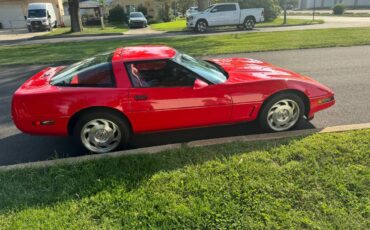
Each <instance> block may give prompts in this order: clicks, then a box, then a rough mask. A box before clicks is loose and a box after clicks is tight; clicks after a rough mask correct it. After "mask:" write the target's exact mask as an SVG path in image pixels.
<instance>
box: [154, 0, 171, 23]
mask: <svg viewBox="0 0 370 230" xmlns="http://www.w3.org/2000/svg"><path fill="white" fill-rule="evenodd" d="M156 1H157V2H160V3H161V5H162V6H163V8H161V9H160V10H159V17H160V19H161V20H162V21H164V22H169V21H171V15H170V0H156Z"/></svg>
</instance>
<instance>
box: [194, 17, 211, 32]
mask: <svg viewBox="0 0 370 230" xmlns="http://www.w3.org/2000/svg"><path fill="white" fill-rule="evenodd" d="M207 27H208V25H207V22H206V21H204V20H201V21H199V22H197V24H196V26H195V28H196V31H197V32H199V33H204V32H206V31H207Z"/></svg>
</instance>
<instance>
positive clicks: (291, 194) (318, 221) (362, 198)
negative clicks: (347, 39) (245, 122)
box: [0, 130, 370, 229]
mask: <svg viewBox="0 0 370 230" xmlns="http://www.w3.org/2000/svg"><path fill="white" fill-rule="evenodd" d="M369 146H370V130H362V131H350V132H343V133H333V134H315V135H312V136H308V137H300V138H293V139H285V140H275V141H269V142H254V143H243V142H235V143H230V144H223V145H217V146H209V147H201V148H186V147H183V148H182V149H179V150H172V151H165V152H162V153H159V154H154V155H153V154H142V155H135V156H125V157H120V158H114V159H103V160H98V161H92V162H85V163H79V164H77V165H73V166H54V167H50V168H45V169H24V170H14V171H8V172H0V184H1V186H0V226H1V229H122V228H123V229H148V228H149V229H230V228H231V229H247V228H250V229H255V228H265V229H278V228H281V229H302V228H310V229H368V227H369V218H370V208H369V207H370V148H369Z"/></svg>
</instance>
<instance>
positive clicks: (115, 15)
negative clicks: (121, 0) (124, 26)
mask: <svg viewBox="0 0 370 230" xmlns="http://www.w3.org/2000/svg"><path fill="white" fill-rule="evenodd" d="M108 19H109V21H110V22H120V23H123V22H127V17H126V14H125V11H124V10H123V7H122V6H120V5H116V6H115V7H113V8H112V9H110V10H109V17H108Z"/></svg>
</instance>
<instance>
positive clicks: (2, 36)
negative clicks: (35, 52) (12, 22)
mask: <svg viewBox="0 0 370 230" xmlns="http://www.w3.org/2000/svg"><path fill="white" fill-rule="evenodd" d="M47 33H48V32H47V31H46V32H34V33H30V32H28V30H27V29H25V28H24V29H13V30H12V29H1V30H0V44H1V42H3V41H10V42H11V41H12V42H15V41H22V40H25V39H30V38H33V37H35V36H40V35H43V34H47Z"/></svg>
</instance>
